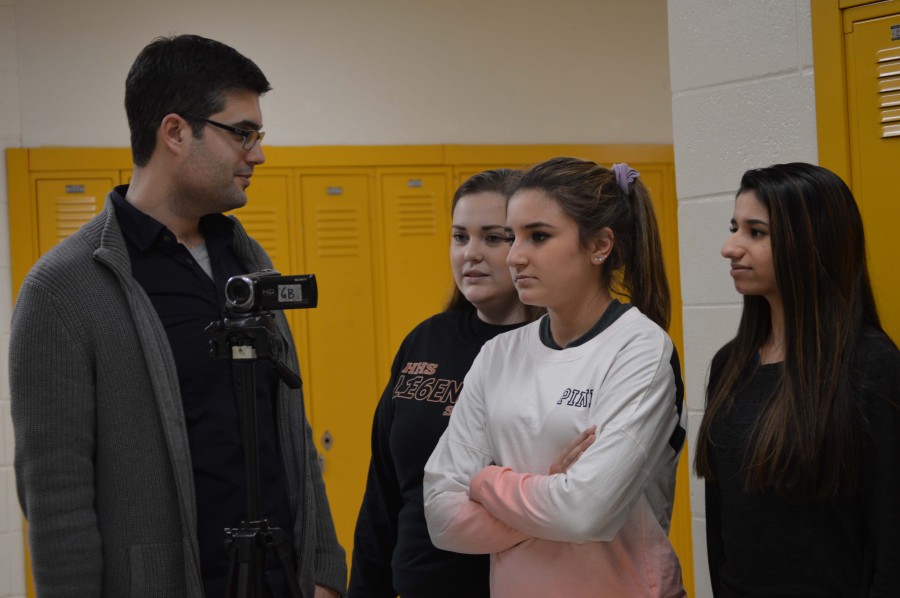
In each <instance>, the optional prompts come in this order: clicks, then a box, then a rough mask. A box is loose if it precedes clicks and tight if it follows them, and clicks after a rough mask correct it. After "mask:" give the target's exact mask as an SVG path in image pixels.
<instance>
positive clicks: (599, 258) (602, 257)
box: [592, 255, 606, 264]
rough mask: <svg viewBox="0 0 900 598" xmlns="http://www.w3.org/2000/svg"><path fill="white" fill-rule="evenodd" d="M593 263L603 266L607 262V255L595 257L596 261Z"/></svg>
mask: <svg viewBox="0 0 900 598" xmlns="http://www.w3.org/2000/svg"><path fill="white" fill-rule="evenodd" d="M592 261H593V262H594V263H595V264H602V263H603V262H605V261H606V256H605V255H600V256H595V257H594V259H593V260H592Z"/></svg>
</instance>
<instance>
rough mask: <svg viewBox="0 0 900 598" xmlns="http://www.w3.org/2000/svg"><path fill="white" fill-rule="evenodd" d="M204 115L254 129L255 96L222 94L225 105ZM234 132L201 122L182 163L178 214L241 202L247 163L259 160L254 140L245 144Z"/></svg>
mask: <svg viewBox="0 0 900 598" xmlns="http://www.w3.org/2000/svg"><path fill="white" fill-rule="evenodd" d="M208 118H209V120H213V121H216V122H218V123H222V124H225V125H229V126H231V127H235V128H237V129H243V130H259V129H261V128H262V113H261V112H260V108H259V96H258V95H257V94H256V93H255V92H252V91H235V92H230V93H227V94H225V107H224V108H223V109H222V110H221V111H219V112H216V113H215V114H211V115H209V117H208ZM243 145H244V139H243V137H241V136H240V135H237V134H235V133H232V132H230V131H226V130H223V129H220V128H219V127H216V126H213V125H209V124H207V125H205V126H204V127H203V132H202V134H201V136H199V137H194V138H193V140H192V144H191V148H190V153H189V154H188V156H187V159H186V160H185V162H184V163H183V165H182V169H181V172H180V177H179V183H180V184H179V192H178V194H177V197H176V198H175V201H176V204H177V206H176V209H177V210H178V211H179V212H180V213H182V215H184V216H188V217H196V218H199V217H201V216H206V215H207V214H216V213H222V212H227V211H228V210H234V209H236V208H240V207H242V206H243V205H245V204H246V203H247V194H246V192H245V191H246V189H247V187H249V186H250V177H251V176H253V168H254V167H255V166H257V165H259V164H262V163H263V162H265V156H264V155H263V151H262V148H261V147H260V144H259V143H256V144H255V145H254V146H253V147H251V148H250V149H247V150H245V149H244V147H243Z"/></svg>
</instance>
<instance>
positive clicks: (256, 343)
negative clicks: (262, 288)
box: [206, 310, 303, 389]
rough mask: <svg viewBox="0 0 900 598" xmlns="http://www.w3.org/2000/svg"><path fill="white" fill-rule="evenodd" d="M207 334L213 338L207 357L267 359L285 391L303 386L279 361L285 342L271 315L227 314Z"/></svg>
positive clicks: (292, 372)
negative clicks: (282, 383)
mask: <svg viewBox="0 0 900 598" xmlns="http://www.w3.org/2000/svg"><path fill="white" fill-rule="evenodd" d="M206 331H207V332H209V333H210V334H211V335H212V340H211V341H209V353H210V355H211V356H213V357H215V358H216V359H234V360H244V359H248V360H254V359H266V360H268V361H271V362H272V364H273V365H274V366H275V371H276V372H278V376H279V377H280V378H281V380H282V381H283V382H284V383H285V384H287V386H288V388H294V389H296V388H300V387H301V386H302V385H303V382H302V381H301V380H300V376H298V375H297V374H296V373H295V372H294V371H293V370H291V369H290V368H289V367H288V366H287V364H285V363H284V362H283V361H282V360H281V354H282V353H283V352H284V347H285V346H286V344H287V341H286V340H285V339H284V338H282V336H281V334H279V332H278V326H277V325H276V324H275V316H274V314H272V312H268V311H261V312H254V313H249V314H241V313H234V312H233V311H232V310H226V317H225V319H224V320H221V321H219V322H211V323H210V324H209V326H207V327H206Z"/></svg>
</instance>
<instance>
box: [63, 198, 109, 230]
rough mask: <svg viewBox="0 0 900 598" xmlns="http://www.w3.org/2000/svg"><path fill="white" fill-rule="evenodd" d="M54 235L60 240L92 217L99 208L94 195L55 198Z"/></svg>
mask: <svg viewBox="0 0 900 598" xmlns="http://www.w3.org/2000/svg"><path fill="white" fill-rule="evenodd" d="M55 207H56V236H57V238H58V239H59V240H60V241H62V240H63V239H65V238H66V237H68V236H70V235H71V234H72V233H74V232H75V231H77V230H78V229H79V228H81V225H82V224H84V223H85V222H87V221H88V220H90V219H91V218H93V217H94V216H95V215H96V214H97V212H98V211H99V209H98V208H97V198H96V197H84V196H82V197H65V196H63V197H58V198H56V206H55Z"/></svg>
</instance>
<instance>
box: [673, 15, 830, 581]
mask: <svg viewBox="0 0 900 598" xmlns="http://www.w3.org/2000/svg"><path fill="white" fill-rule="evenodd" d="M809 2H810V0H793V1H789V0H767V1H766V0H754V2H745V1H743V0H668V19H669V71H670V77H671V83H672V123H673V124H672V126H673V139H674V144H675V168H676V177H677V190H678V221H679V227H678V228H679V230H678V233H679V238H680V247H679V250H680V259H681V292H682V297H683V304H684V328H685V370H686V392H687V400H688V417H689V421H688V423H689V426H690V428H689V443H690V446H691V448H692V449H693V447H694V446H695V442H694V441H695V438H696V433H697V429H698V428H699V426H700V421H701V419H702V417H703V405H704V392H705V388H706V376H707V372H708V368H709V363H710V361H711V359H712V357H713V355H714V354H715V352H716V350H717V349H718V348H719V347H720V346H721V345H722V344H724V343H725V342H726V341H727V340H729V339H730V338H731V337H732V336H733V335H734V332H735V331H736V329H737V324H738V320H739V318H740V314H741V297H740V295H738V294H737V293H736V292H735V290H734V286H733V285H732V281H731V278H730V276H729V275H728V266H727V262H726V261H725V259H724V258H722V257H721V255H720V253H719V251H720V249H721V247H722V243H723V242H724V240H725V238H726V236H727V234H728V222H729V220H730V219H731V214H732V209H733V202H734V193H735V190H736V189H737V186H738V184H739V183H740V178H741V175H742V174H743V172H744V171H745V170H747V169H749V168H756V167H760V166H767V165H769V164H775V163H780V162H792V161H804V162H813V163H815V162H816V161H817V149H816V122H815V94H814V85H813V76H812V75H813V64H812V29H811V24H810V9H809ZM686 456H689V457H693V450H692V451H691V454H690V455H686ZM691 508H692V512H693V539H694V566H695V574H696V582H697V593H696V595H697V597H698V598H706V597H711V596H712V592H711V590H710V587H709V572H708V568H707V564H706V563H707V560H706V528H705V525H706V520H705V510H704V500H703V481H702V480H698V479H697V478H693V477H692V478H691Z"/></svg>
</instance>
